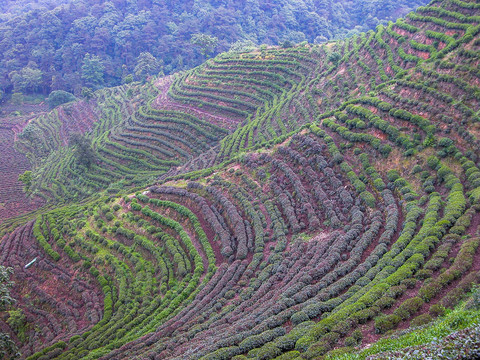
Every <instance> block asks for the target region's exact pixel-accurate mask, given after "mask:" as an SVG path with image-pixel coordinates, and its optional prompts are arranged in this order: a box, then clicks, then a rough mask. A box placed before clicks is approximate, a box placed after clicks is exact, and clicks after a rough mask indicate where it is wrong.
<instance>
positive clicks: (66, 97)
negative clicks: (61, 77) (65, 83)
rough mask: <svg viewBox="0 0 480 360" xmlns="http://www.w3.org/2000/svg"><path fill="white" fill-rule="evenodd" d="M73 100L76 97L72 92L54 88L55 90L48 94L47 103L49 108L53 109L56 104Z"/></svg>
mask: <svg viewBox="0 0 480 360" xmlns="http://www.w3.org/2000/svg"><path fill="white" fill-rule="evenodd" d="M75 100H76V97H75V96H74V95H73V94H72V93H69V92H66V91H63V90H55V91H52V92H51V93H50V95H49V96H48V98H47V103H48V106H49V107H50V109H53V108H54V107H57V106H58V105H62V104H65V103H68V102H70V101H75Z"/></svg>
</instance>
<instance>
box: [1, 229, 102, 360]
mask: <svg viewBox="0 0 480 360" xmlns="http://www.w3.org/2000/svg"><path fill="white" fill-rule="evenodd" d="M33 224H34V222H33V221H31V222H29V223H27V224H26V225H24V226H22V227H19V228H17V229H16V230H15V231H14V232H13V233H11V234H10V235H7V236H5V237H4V238H3V239H2V241H1V242H0V264H2V265H4V266H10V267H12V268H13V269H14V275H13V277H12V280H13V281H14V282H15V286H14V287H13V289H12V295H13V296H14V298H16V299H17V300H18V301H17V305H16V306H17V307H18V308H20V309H21V310H22V312H23V313H24V314H25V317H26V321H27V324H26V334H25V335H26V341H25V342H24V343H23V347H22V348H21V349H20V350H21V352H22V354H23V355H24V356H28V355H30V354H31V353H32V352H34V351H35V349H37V350H38V349H39V348H40V347H42V346H48V345H51V344H53V343H55V342H57V341H60V340H67V339H68V338H70V337H71V336H73V335H76V334H81V333H83V332H85V331H86V330H87V329H88V328H90V327H91V326H93V325H94V324H95V323H96V322H98V321H99V320H100V319H101V318H102V312H103V294H102V292H101V290H100V289H99V288H98V286H97V285H98V284H97V283H96V282H95V280H94V279H93V277H92V276H91V275H89V274H88V273H85V272H83V271H81V272H79V271H78V270H77V269H76V267H75V266H73V264H72V263H71V262H70V261H69V258H68V257H67V256H66V255H65V254H62V258H61V260H60V261H58V262H54V261H53V260H52V259H51V258H50V257H48V256H47V255H46V254H45V252H44V251H43V249H41V248H40V247H39V246H38V243H37V241H36V239H35V238H34V237H33V234H32V229H33ZM56 250H58V249H56ZM35 258H36V259H37V261H36V262H35V263H34V264H33V265H31V266H30V267H29V268H28V269H25V265H26V264H27V263H28V262H30V261H31V260H33V259H35ZM77 266H78V265H77ZM9 332H10V331H9Z"/></svg>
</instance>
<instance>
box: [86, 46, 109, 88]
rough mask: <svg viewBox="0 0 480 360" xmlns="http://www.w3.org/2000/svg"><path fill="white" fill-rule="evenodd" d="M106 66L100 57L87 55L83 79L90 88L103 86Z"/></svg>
mask: <svg viewBox="0 0 480 360" xmlns="http://www.w3.org/2000/svg"><path fill="white" fill-rule="evenodd" d="M104 73H105V66H104V65H103V62H102V59H100V57H99V56H96V55H91V54H89V53H87V54H85V57H84V58H83V63H82V79H83V80H84V81H85V84H86V85H87V86H89V87H93V88H99V87H101V86H102V85H103V81H104V80H103V75H104Z"/></svg>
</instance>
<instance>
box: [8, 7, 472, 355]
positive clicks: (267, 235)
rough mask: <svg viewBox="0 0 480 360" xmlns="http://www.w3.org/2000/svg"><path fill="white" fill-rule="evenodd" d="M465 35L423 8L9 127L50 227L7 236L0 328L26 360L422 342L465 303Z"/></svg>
mask: <svg viewBox="0 0 480 360" xmlns="http://www.w3.org/2000/svg"><path fill="white" fill-rule="evenodd" d="M479 33H480V4H479V3H478V2H474V1H471V2H465V1H461V0H443V1H433V2H432V3H431V4H430V5H429V6H428V7H422V8H419V9H418V10H417V11H416V12H415V13H411V14H409V15H408V16H407V17H406V18H405V19H404V20H399V21H397V22H395V23H389V24H388V25H387V26H379V27H377V29H376V31H371V32H368V33H365V34H360V35H358V36H355V37H352V38H349V39H347V40H345V41H340V42H334V43H328V44H324V45H301V46H297V47H293V48H287V49H283V48H282V49H280V48H265V47H263V48H261V49H258V50H257V51H254V52H248V53H226V54H221V55H219V56H218V57H216V58H214V59H210V60H209V61H207V62H206V63H205V64H203V65H202V66H200V67H198V68H196V69H193V70H191V71H188V72H185V73H181V74H178V75H175V76H172V77H167V78H163V79H159V80H157V81H155V82H153V83H151V84H147V85H145V86H140V85H129V86H124V87H120V88H115V89H105V90H102V91H101V92H97V93H95V97H94V98H92V100H91V102H90V103H89V104H83V105H80V104H81V103H73V104H67V105H65V106H64V107H60V108H58V109H57V110H56V111H55V112H53V113H50V114H47V115H44V117H41V118H38V119H34V120H32V121H30V123H29V125H28V126H27V127H26V128H25V129H24V130H23V132H22V133H21V134H19V136H18V138H19V140H18V141H17V144H16V148H17V149H18V150H19V151H23V152H24V154H25V156H26V157H28V158H29V159H31V160H32V161H33V162H34V163H35V170H34V183H33V185H32V192H33V193H35V194H42V196H43V197H44V198H45V201H48V204H49V206H51V207H52V209H50V210H48V209H44V210H43V211H41V212H37V213H35V214H32V215H29V216H27V217H26V220H28V221H26V220H25V219H20V220H19V219H14V220H12V221H11V222H10V223H8V225H9V226H13V225H18V226H16V229H15V230H14V231H8V232H7V233H6V234H5V236H4V237H3V239H2V241H1V242H0V254H1V255H0V264H2V265H7V266H12V267H13V268H14V269H15V275H14V280H15V281H16V282H17V285H16V286H15V287H14V288H13V293H14V295H15V296H16V298H17V299H19V303H18V307H19V308H20V309H21V311H22V313H23V314H24V315H25V318H24V321H23V322H22V323H21V324H20V325H18V326H16V327H15V326H10V325H8V323H7V322H4V320H0V325H1V327H0V328H1V329H2V331H8V332H9V333H10V334H11V336H12V337H13V338H14V339H15V340H16V341H17V343H18V344H19V346H20V348H21V351H22V354H23V358H28V359H37V358H42V359H44V358H49V359H105V360H106V359H112V360H113V359H132V358H142V359H144V358H145V359H147V358H148V359H203V360H207V359H209V360H210V359H211V360H213V359H225V360H226V359H236V360H240V359H248V358H254V359H319V358H322V356H324V355H325V354H327V353H328V352H329V351H331V350H333V349H335V348H339V347H346V348H345V349H344V350H345V351H347V352H348V351H350V352H355V351H357V350H358V348H355V347H356V346H359V347H360V346H365V345H367V344H371V343H373V342H375V341H376V340H378V339H379V338H380V337H381V336H383V334H385V333H387V332H389V331H390V330H393V329H405V328H407V327H409V326H410V325H419V324H425V323H428V322H430V321H431V320H432V319H433V318H435V317H436V316H438V315H439V314H441V313H442V312H443V311H444V310H445V308H452V307H454V306H455V305H456V304H458V303H459V302H460V301H461V300H462V299H463V298H464V297H465V296H466V295H467V294H468V293H469V292H470V291H471V289H472V286H473V285H474V284H476V283H479V281H480V252H479V251H478V248H479V245H480V170H479V167H480V163H479V160H480V159H479V157H478V154H479V153H480V140H479V137H480V113H479V111H480V106H479V101H480V73H479V72H478V67H479V63H480V38H479ZM79 106H84V108H82V109H83V111H82V112H81V113H82V114H83V115H84V116H83V117H82V119H86V118H89V117H88V116H85V114H89V113H92V114H94V115H92V117H91V119H92V120H91V121H88V122H87V121H86V120H85V121H86V122H85V124H87V123H88V124H90V125H85V126H83V127H82V128H81V130H80V131H79V132H85V131H86V132H85V134H86V138H87V139H89V141H91V143H92V149H93V151H94V154H95V162H94V163H93V164H91V165H90V167H87V166H83V165H81V164H78V160H75V159H78V158H77V157H76V156H77V155H75V154H76V153H77V152H78V148H77V147H75V146H66V145H67V144H66V139H68V136H67V135H66V134H67V133H68V130H65V129H68V126H66V124H69V122H68V119H76V118H77V117H76V116H74V114H75V109H78V107H79ZM87 108H88V109H92V110H91V111H86V110H85V109H87ZM67 109H70V110H67ZM65 111H66V112H67V115H68V116H67V115H65V114H64V113H65ZM68 112H70V114H68ZM69 116H71V118H70V117H69ZM48 119H53V120H50V121H47V120H48ZM75 123H77V122H75ZM78 124H82V122H81V121H79V122H78ZM78 126H79V127H81V125H78ZM27 129H30V130H31V131H29V130H27ZM88 129H90V131H87V130H88ZM75 131H76V130H75ZM75 131H72V132H75ZM28 134H30V135H31V136H30V135H28ZM32 134H33V135H32ZM52 135H53V136H52ZM35 136H36V137H35ZM50 140H51V142H50ZM167 152H171V153H172V154H171V155H169V154H167ZM162 154H163V155H162ZM172 156H173V158H174V159H175V160H176V162H172ZM177 159H178V160H177ZM146 184H153V185H151V186H148V187H147V186H146ZM132 188H133V190H132ZM102 190H106V191H102ZM74 191H75V192H76V195H74ZM132 192H135V193H132ZM92 195H93V196H92ZM68 197H70V199H68ZM66 199H67V201H65V200H66ZM78 199H82V201H77V200H78ZM63 202H64V203H63ZM61 203H63V204H61ZM53 207H55V208H53ZM21 222H23V223H22V224H20V223H21ZM0 230H2V231H4V232H6V230H7V228H6V225H2V226H1V227H0ZM34 258H36V259H37V262H36V263H35V264H34V265H32V266H31V267H29V268H27V269H25V264H26V263H27V262H28V261H30V260H31V259H34ZM62 288H67V289H69V291H68V293H66V294H65V293H64V292H62V294H60V291H59V289H62ZM27 294H28V296H26V295H27ZM10 323H12V322H11V321H10ZM4 329H5V330H4Z"/></svg>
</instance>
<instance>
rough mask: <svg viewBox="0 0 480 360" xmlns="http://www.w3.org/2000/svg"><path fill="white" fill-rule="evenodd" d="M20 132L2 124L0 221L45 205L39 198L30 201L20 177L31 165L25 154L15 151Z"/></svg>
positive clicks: (0, 133)
mask: <svg viewBox="0 0 480 360" xmlns="http://www.w3.org/2000/svg"><path fill="white" fill-rule="evenodd" d="M16 130H18V129H17V128H16V127H15V125H12V124H10V123H8V124H6V123H0V154H1V156H0V184H1V185H0V221H2V220H3V219H8V218H11V217H14V216H17V215H21V214H23V213H25V212H29V211H32V210H35V209H36V208H38V207H40V206H41V205H42V204H43V201H42V200H41V199H39V198H34V199H28V198H27V197H26V196H25V194H24V192H23V184H22V183H21V182H20V181H18V176H19V175H20V174H22V173H24V172H25V171H26V170H30V169H31V165H30V163H29V161H28V159H27V158H26V157H25V155H24V154H22V153H20V152H18V151H17V150H15V147H14V143H15V134H16Z"/></svg>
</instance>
